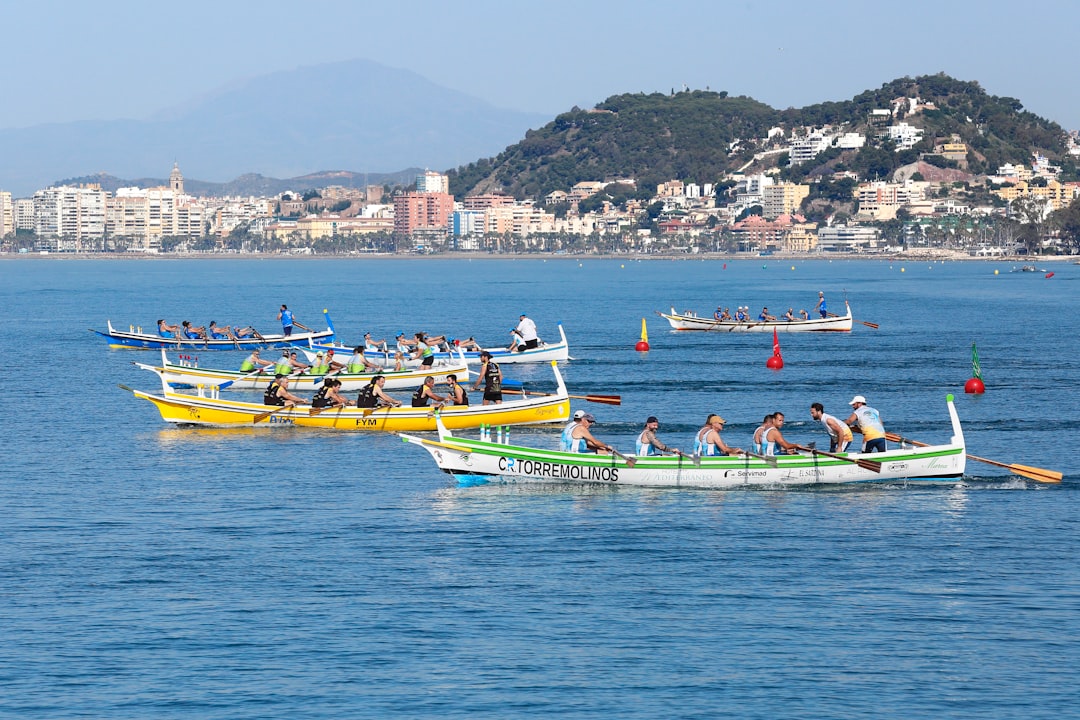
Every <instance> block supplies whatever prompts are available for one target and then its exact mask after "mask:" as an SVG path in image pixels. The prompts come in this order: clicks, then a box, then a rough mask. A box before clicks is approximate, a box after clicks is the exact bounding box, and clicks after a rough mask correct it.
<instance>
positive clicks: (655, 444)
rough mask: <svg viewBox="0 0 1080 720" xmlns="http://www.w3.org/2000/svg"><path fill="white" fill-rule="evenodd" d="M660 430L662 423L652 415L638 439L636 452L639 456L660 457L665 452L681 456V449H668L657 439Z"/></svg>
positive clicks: (646, 421)
mask: <svg viewBox="0 0 1080 720" xmlns="http://www.w3.org/2000/svg"><path fill="white" fill-rule="evenodd" d="M659 429H660V421H659V420H658V419H657V418H656V416H655V415H650V416H649V417H648V419H646V420H645V429H644V430H642V431H641V434H640V435H638V437H637V443H636V444H635V449H634V451H635V452H636V453H637V454H638V455H660V454H661V453H665V452H670V453H675V454H676V455H678V454H679V448H673V447H668V446H667V445H665V444H664V443H663V442H662V441H661V440H660V438H658V437H656V431H657V430H659Z"/></svg>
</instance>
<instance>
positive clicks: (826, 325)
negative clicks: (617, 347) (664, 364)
mask: <svg viewBox="0 0 1080 720" xmlns="http://www.w3.org/2000/svg"><path fill="white" fill-rule="evenodd" d="M656 314H657V315H659V316H660V317H662V318H664V319H665V320H667V321H668V324H670V325H671V327H672V329H673V330H702V331H706V332H715V333H721V334H722V333H729V332H735V333H744V332H768V333H771V332H772V331H773V330H776V331H777V332H781V333H798V332H851V326H852V319H851V308H850V307H848V308H847V312H846V314H844V315H837V316H836V317H826V318H814V319H810V320H790V321H789V320H775V321H774V320H768V321H745V322H734V321H730V320H713V319H712V318H707V317H698V316H697V315H687V314H679V313H677V312H675V308H671V312H670V313H662V312H659V311H657V313H656Z"/></svg>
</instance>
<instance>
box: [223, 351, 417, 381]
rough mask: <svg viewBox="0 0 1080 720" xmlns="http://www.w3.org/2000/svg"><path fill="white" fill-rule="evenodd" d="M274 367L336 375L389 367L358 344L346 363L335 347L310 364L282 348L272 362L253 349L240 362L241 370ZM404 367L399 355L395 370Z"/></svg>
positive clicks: (283, 372) (285, 371)
mask: <svg viewBox="0 0 1080 720" xmlns="http://www.w3.org/2000/svg"><path fill="white" fill-rule="evenodd" d="M271 367H272V368H273V369H274V372H275V373H276V374H279V375H291V374H293V373H307V374H308V375H334V374H336V373H339V372H341V371H343V370H344V371H345V372H346V373H347V374H349V375H359V374H361V373H366V372H379V371H382V370H386V369H387V368H386V367H384V366H382V365H380V364H378V363H374V362H372V361H371V360H368V359H367V357H366V356H365V355H364V346H363V345H357V346H356V348H354V349H353V354H352V356H351V357H350V358H349V359H348V360H347V361H346V362H344V363H340V362H338V361H337V360H336V359H335V358H334V351H333V349H330V350H327V351H326V353H323V351H322V350H320V351H319V352H317V353H315V360H314V362H312V363H311V364H310V365H309V364H308V363H306V362H303V361H302V360H300V359H299V357H298V356H297V354H296V351H295V350H292V351H290V350H282V351H281V357H280V358H278V360H277V362H276V363H275V362H271V361H270V360H263V359H262V358H261V357H259V350H258V349H256V350H252V351H251V354H250V355H248V356H247V357H246V358H244V362H242V363H240V372H253V371H258V370H261V369H264V368H266V369H269V368H271ZM403 367H404V360H403V358H401V357H400V355H399V356H398V357H397V360H396V363H395V364H394V370H402V369H403Z"/></svg>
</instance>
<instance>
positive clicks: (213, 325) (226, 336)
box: [206, 320, 236, 340]
mask: <svg viewBox="0 0 1080 720" xmlns="http://www.w3.org/2000/svg"><path fill="white" fill-rule="evenodd" d="M206 332H207V333H208V334H209V336H210V337H211V338H213V339H214V340H235V339H236V336H235V335H233V331H232V328H231V327H229V326H228V325H226V326H225V327H221V326H220V325H218V324H217V321H216V320H211V321H210V324H209V325H207V326H206Z"/></svg>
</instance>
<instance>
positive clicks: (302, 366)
mask: <svg viewBox="0 0 1080 720" xmlns="http://www.w3.org/2000/svg"><path fill="white" fill-rule="evenodd" d="M289 366H290V367H291V368H292V370H291V371H290V372H297V371H299V372H301V373H303V372H304V371H306V370H308V369H309V368H310V367H311V366H310V365H308V364H307V363H306V362H304V361H302V360H301V359H300V358H298V357H297V356H296V351H295V350H293V351H292V352H291V353H289Z"/></svg>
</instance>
